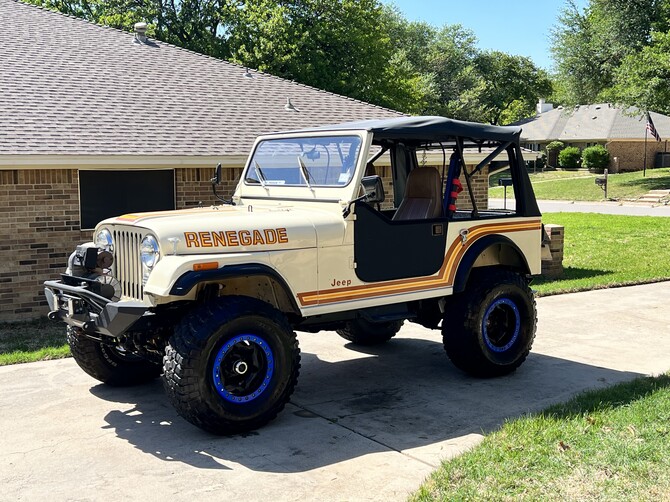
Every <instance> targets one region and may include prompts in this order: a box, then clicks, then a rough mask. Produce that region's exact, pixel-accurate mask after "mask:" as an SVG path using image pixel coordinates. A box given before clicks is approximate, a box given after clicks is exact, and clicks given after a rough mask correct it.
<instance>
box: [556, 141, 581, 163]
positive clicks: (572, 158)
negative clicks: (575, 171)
mask: <svg viewBox="0 0 670 502" xmlns="http://www.w3.org/2000/svg"><path fill="white" fill-rule="evenodd" d="M581 156H582V153H581V151H580V150H579V148H577V147H576V146H568V147H566V148H564V149H563V150H561V151H560V152H559V154H558V165H560V166H561V167H566V168H575V167H579V161H580V159H581Z"/></svg>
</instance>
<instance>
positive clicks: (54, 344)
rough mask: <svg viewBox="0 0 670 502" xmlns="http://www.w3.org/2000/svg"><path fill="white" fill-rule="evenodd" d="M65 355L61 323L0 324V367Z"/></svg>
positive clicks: (45, 321)
mask: <svg viewBox="0 0 670 502" xmlns="http://www.w3.org/2000/svg"><path fill="white" fill-rule="evenodd" d="M69 355H70V349H69V347H68V346H67V344H66V342H65V325H64V324H61V323H55V322H52V321H48V320H47V319H40V320H39V321H32V322H22V323H16V324H14V323H12V324H9V323H0V366H5V365H7V364H16V363H29V362H33V361H45V360H48V359H61V358H63V357H68V356H69Z"/></svg>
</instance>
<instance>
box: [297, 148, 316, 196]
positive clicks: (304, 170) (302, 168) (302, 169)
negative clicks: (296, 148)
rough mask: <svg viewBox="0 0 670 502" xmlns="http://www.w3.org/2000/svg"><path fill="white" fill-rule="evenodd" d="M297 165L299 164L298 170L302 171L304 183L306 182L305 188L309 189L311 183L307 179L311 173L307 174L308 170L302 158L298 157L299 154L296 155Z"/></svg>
mask: <svg viewBox="0 0 670 502" xmlns="http://www.w3.org/2000/svg"><path fill="white" fill-rule="evenodd" d="M298 165H299V166H300V172H301V173H302V177H303V178H305V183H307V188H309V189H310V190H311V189H312V185H310V184H309V179H308V178H309V177H310V176H311V174H309V171H308V170H307V166H306V165H305V163H304V162H303V161H302V158H301V157H300V155H298ZM312 181H314V180H313V179H312Z"/></svg>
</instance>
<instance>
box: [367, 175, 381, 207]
mask: <svg viewBox="0 0 670 502" xmlns="http://www.w3.org/2000/svg"><path fill="white" fill-rule="evenodd" d="M361 184H362V185H363V189H364V190H365V196H366V198H365V201H366V202H370V203H373V204H379V203H381V202H384V200H385V199H386V194H385V193H384V184H383V183H382V178H381V176H378V175H374V176H364V177H363V179H362V180H361Z"/></svg>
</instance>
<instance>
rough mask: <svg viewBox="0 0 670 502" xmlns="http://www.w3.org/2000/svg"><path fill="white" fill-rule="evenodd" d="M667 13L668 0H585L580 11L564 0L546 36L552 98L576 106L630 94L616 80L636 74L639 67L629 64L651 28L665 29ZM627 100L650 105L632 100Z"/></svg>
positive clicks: (571, 1) (648, 38) (648, 41)
mask: <svg viewBox="0 0 670 502" xmlns="http://www.w3.org/2000/svg"><path fill="white" fill-rule="evenodd" d="M669 14H670V2H668V0H633V1H631V0H590V2H589V5H588V6H587V7H586V8H585V9H583V10H582V9H580V8H579V7H578V6H577V4H576V2H575V1H574V0H568V1H567V2H566V6H565V8H564V9H563V11H562V12H561V14H560V15H559V18H558V24H557V25H556V26H555V27H554V29H553V31H552V34H551V52H552V54H553V57H554V62H555V67H556V82H555V89H556V94H555V96H554V97H553V98H554V99H555V101H556V102H558V103H561V104H566V105H575V104H587V103H596V102H602V101H611V100H619V98H620V97H621V96H631V97H632V96H635V95H636V91H632V90H631V89H630V88H629V89H628V91H629V92H626V91H624V90H623V89H620V88H619V87H620V85H621V84H620V83H619V82H620V81H622V80H626V77H627V76H628V75H629V74H630V73H631V72H633V73H634V74H637V72H636V69H635V68H631V66H633V67H636V66H638V65H635V64H634V63H636V62H637V61H636V60H637V57H638V55H639V54H640V52H641V51H643V50H644V48H645V47H647V46H649V45H650V44H651V43H652V37H651V34H652V32H654V31H663V32H665V31H667V30H668V28H669V26H668V23H669V22H670V16H669ZM637 69H638V70H639V67H638V68H637ZM633 87H636V88H637V87H639V86H637V85H634V86H633ZM666 87H667V86H666ZM630 91H632V92H630ZM659 101H660V100H659ZM666 102H667V101H666ZM626 103H627V104H632V105H636V106H640V107H641V108H643V109H648V108H649V107H648V106H644V104H643V103H642V102H637V101H636V100H635V99H626Z"/></svg>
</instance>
